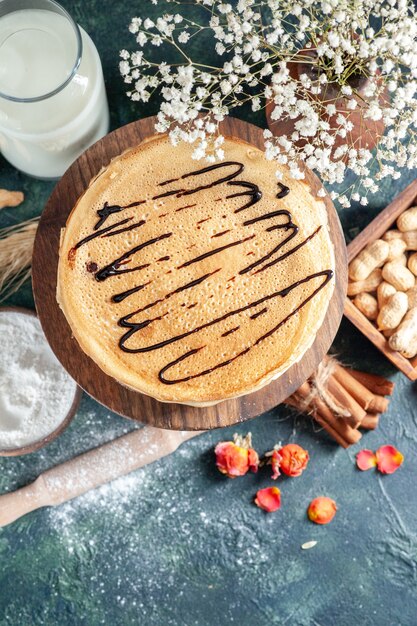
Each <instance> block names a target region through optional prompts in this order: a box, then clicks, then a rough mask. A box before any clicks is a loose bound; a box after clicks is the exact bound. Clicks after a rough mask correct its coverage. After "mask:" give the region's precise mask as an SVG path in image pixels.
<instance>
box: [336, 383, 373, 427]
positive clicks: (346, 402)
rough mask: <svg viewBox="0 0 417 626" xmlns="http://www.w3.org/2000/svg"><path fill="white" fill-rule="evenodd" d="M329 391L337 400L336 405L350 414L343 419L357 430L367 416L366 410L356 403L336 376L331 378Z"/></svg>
mask: <svg viewBox="0 0 417 626" xmlns="http://www.w3.org/2000/svg"><path fill="white" fill-rule="evenodd" d="M327 389H328V392H329V394H330V395H331V396H332V397H333V398H334V399H335V400H336V403H337V404H339V405H341V406H342V407H343V408H346V410H347V411H348V412H349V415H348V416H346V417H344V418H343V419H344V420H346V422H347V423H348V424H349V425H350V426H352V428H357V426H359V424H360V423H361V421H362V420H363V418H364V417H365V415H366V411H365V409H363V408H362V407H361V406H360V404H358V403H357V402H356V400H355V398H353V397H352V396H351V395H350V393H349V392H348V391H347V390H346V389H345V388H344V387H343V386H342V385H341V384H340V383H339V381H338V380H336V378H335V377H334V376H330V377H329V380H328V383H327Z"/></svg>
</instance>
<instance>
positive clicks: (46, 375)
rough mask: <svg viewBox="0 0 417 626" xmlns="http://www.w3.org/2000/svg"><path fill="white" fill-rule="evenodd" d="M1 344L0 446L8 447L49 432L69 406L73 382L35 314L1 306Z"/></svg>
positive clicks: (71, 399) (21, 444) (33, 440)
mask: <svg viewBox="0 0 417 626" xmlns="http://www.w3.org/2000/svg"><path fill="white" fill-rule="evenodd" d="M0 350H1V358H0V450H6V449H11V448H19V447H21V446H26V445H28V444H31V443H34V442H36V441H39V440H40V439H43V438H44V437H46V436H47V435H49V434H50V433H51V432H53V431H54V430H55V429H56V428H57V427H58V426H59V425H60V424H61V422H62V421H63V420H64V418H65V416H66V414H67V413H68V411H69V409H70V407H71V404H72V401H73V398H74V394H75V390H76V384H75V382H74V381H73V380H72V378H71V377H70V376H69V375H68V374H67V373H66V372H65V370H64V369H63V367H62V366H61V365H60V363H59V361H58V360H57V358H56V357H55V355H54V353H53V352H52V350H51V348H50V347H49V345H48V343H47V341H46V339H45V336H44V334H43V332H42V328H41V325H40V322H39V320H38V319H37V318H36V317H34V316H31V315H25V314H23V313H17V312H12V311H1V312H0Z"/></svg>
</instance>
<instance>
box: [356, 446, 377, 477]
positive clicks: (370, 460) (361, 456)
mask: <svg viewBox="0 0 417 626" xmlns="http://www.w3.org/2000/svg"><path fill="white" fill-rule="evenodd" d="M356 465H357V466H358V468H359V469H360V470H362V471H363V472H365V471H366V470H369V469H371V468H372V467H376V455H375V454H374V453H373V452H372V450H361V451H360V452H358V454H357V455H356Z"/></svg>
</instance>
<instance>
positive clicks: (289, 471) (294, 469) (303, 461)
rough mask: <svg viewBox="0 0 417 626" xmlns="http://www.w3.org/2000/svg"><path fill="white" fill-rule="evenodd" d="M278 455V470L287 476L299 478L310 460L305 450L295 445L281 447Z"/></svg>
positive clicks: (289, 444)
mask: <svg viewBox="0 0 417 626" xmlns="http://www.w3.org/2000/svg"><path fill="white" fill-rule="evenodd" d="M278 454H279V456H280V457H281V460H280V463H279V469H280V470H281V471H282V472H283V473H284V474H286V475H287V476H301V474H302V473H303V471H304V470H305V468H306V467H307V464H308V461H309V458H310V457H309V456H308V452H307V450H304V448H302V447H301V446H299V445H298V444H296V443H288V444H287V445H286V446H283V447H282V448H281V449H280V450H278Z"/></svg>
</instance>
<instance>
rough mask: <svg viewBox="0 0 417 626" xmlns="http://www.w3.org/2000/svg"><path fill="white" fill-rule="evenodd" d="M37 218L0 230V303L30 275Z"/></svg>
mask: <svg viewBox="0 0 417 626" xmlns="http://www.w3.org/2000/svg"><path fill="white" fill-rule="evenodd" d="M38 224H39V218H38V217H35V218H32V219H30V220H27V221H25V222H21V223H20V224H15V225H14V226H9V227H7V228H2V229H0V302H1V301H3V300H5V298H7V297H8V296H10V295H11V294H12V293H14V292H15V291H17V290H18V289H19V287H20V286H21V285H22V284H23V283H24V282H25V280H26V279H27V278H29V277H30V275H31V269H32V268H31V264H32V252H33V244H34V241H35V235H36V230H37V228H38Z"/></svg>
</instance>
